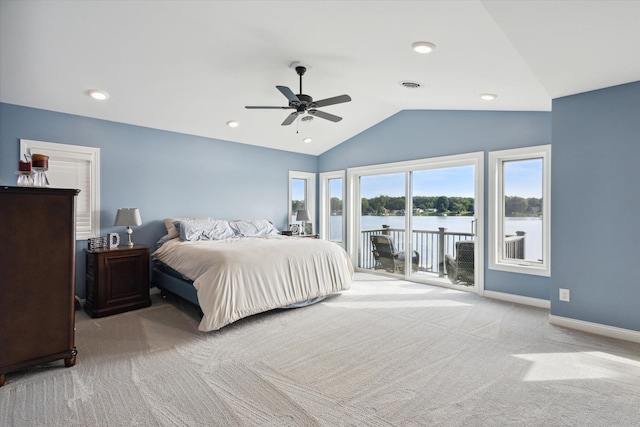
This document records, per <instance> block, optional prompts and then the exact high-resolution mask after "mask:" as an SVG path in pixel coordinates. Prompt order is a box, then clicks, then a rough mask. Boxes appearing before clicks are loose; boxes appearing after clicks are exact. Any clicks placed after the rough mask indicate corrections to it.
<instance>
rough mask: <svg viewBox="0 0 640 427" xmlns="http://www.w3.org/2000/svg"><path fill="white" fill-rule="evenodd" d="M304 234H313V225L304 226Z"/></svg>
mask: <svg viewBox="0 0 640 427" xmlns="http://www.w3.org/2000/svg"><path fill="white" fill-rule="evenodd" d="M304 234H313V224H311V223H310V222H307V223H306V224H305V225H304Z"/></svg>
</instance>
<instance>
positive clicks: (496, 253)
mask: <svg viewBox="0 0 640 427" xmlns="http://www.w3.org/2000/svg"><path fill="white" fill-rule="evenodd" d="M539 158H541V159H542V163H543V165H542V175H543V176H542V200H543V203H542V218H543V219H542V221H543V226H542V262H541V263H532V262H526V261H524V260H515V261H514V260H509V259H505V258H504V257H503V240H502V239H500V238H499V237H498V236H504V231H503V222H502V220H501V219H502V218H503V217H504V203H503V202H502V200H503V199H504V197H503V192H504V191H503V190H504V186H503V168H502V164H503V163H504V162H507V161H516V160H528V159H539ZM488 208H489V218H490V220H489V233H488V241H489V245H488V249H489V268H490V269H492V270H501V271H509V272H513V273H521V274H531V275H536V276H546V277H550V276H551V145H549V144H547V145H538V146H533V147H525V148H514V149H510V150H501V151H491V152H489V206H488Z"/></svg>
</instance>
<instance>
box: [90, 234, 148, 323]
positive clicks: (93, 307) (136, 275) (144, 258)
mask: <svg viewBox="0 0 640 427" xmlns="http://www.w3.org/2000/svg"><path fill="white" fill-rule="evenodd" d="M85 252H86V254H87V282H86V283H87V300H86V302H85V304H84V310H85V311H86V312H87V313H88V314H89V315H90V316H91V317H103V316H109V315H112V314H117V313H122V312H125V311H129V310H135V309H138V308H142V307H149V306H150V305H151V297H150V296H149V247H148V246H143V245H134V246H119V247H118V248H117V249H97V250H94V251H89V250H85Z"/></svg>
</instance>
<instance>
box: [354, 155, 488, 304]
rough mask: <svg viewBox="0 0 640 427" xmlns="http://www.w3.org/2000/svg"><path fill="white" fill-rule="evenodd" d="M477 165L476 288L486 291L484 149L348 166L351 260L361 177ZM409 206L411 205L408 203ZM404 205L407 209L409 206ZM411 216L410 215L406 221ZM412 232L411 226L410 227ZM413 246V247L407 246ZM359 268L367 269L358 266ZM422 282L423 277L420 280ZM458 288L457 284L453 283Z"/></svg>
mask: <svg viewBox="0 0 640 427" xmlns="http://www.w3.org/2000/svg"><path fill="white" fill-rule="evenodd" d="M470 165H471V166H474V168H475V188H474V192H475V194H474V211H475V219H476V237H475V241H476V253H475V259H474V260H475V271H476V272H477V275H476V276H477V277H476V283H475V292H476V293H477V294H478V295H483V292H484V227H483V225H484V152H482V151H478V152H473V153H466V154H456V155H452V156H442V157H432V158H425V159H417V160H409V161H404V162H395V163H385V164H378V165H371V166H358V167H353V168H348V169H347V189H348V199H347V201H348V209H347V211H348V215H347V224H348V225H347V230H348V233H349V239H348V241H347V252H348V253H349V256H350V257H351V262H352V263H353V265H354V266H357V265H358V241H359V233H360V210H361V203H360V185H359V182H360V177H362V176H368V175H382V174H390V173H408V172H411V171H414V170H429V169H441V168H448V167H456V166H470ZM410 184H411V182H410V179H409V178H408V177H407V179H406V181H405V186H406V187H407V188H411V187H410ZM407 203H410V200H407ZM407 206H409V205H407ZM407 206H405V211H407V212H408V211H410V209H408V208H407ZM408 221H409V220H408V219H407V222H408ZM409 232H411V230H409ZM407 242H408V244H409V245H410V244H411V239H408V241H407ZM406 249H407V250H411V248H406ZM406 262H407V263H408V262H410V257H408V258H407V261H406ZM356 270H357V271H368V270H363V269H359V268H356ZM405 271H407V272H410V271H411V268H405ZM405 279H406V280H414V279H415V277H413V276H411V275H410V274H409V273H408V274H407V275H406V277H405ZM420 282H422V280H421V281H420ZM425 283H429V284H434V285H437V286H445V287H449V286H448V285H446V284H445V285H443V284H442V282H440V281H438V282H433V283H432V282H429V281H428V280H427V281H425ZM451 287H452V288H455V289H458V287H454V286H453V285H452V286H451Z"/></svg>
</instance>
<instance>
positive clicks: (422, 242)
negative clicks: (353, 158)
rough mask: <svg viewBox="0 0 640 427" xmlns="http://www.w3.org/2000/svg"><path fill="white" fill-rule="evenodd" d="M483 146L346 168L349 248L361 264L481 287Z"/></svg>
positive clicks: (371, 269)
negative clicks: (464, 152)
mask: <svg viewBox="0 0 640 427" xmlns="http://www.w3.org/2000/svg"><path fill="white" fill-rule="evenodd" d="M483 158H484V156H483V153H471V154H467V155H459V156H448V157H440V158H434V159H423V160H418V161H411V162H401V163H391V164H385V165H377V166H370V167H360V168H352V169H349V171H348V175H349V176H348V179H349V191H350V200H355V202H352V203H351V204H350V212H353V214H352V215H350V216H349V221H350V224H351V227H350V230H351V231H352V234H351V235H350V245H349V251H350V254H351V256H352V258H353V259H354V261H355V262H356V263H357V264H356V265H357V267H358V268H359V269H361V270H363V271H368V272H372V273H376V274H378V273H379V274H386V275H393V276H396V277H402V278H405V279H409V280H412V281H418V282H425V283H433V284H438V285H442V286H448V287H455V288H460V289H478V290H480V289H481V286H482V277H481V276H482V275H481V272H482V268H481V266H482V265H483V264H482V233H481V230H479V229H478V227H477V224H479V223H480V224H481V223H482V221H479V220H481V218H480V216H481V213H482V200H483V199H482V187H483V186H482V182H481V181H482V168H483Z"/></svg>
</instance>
